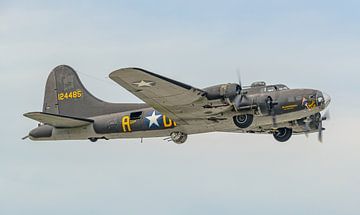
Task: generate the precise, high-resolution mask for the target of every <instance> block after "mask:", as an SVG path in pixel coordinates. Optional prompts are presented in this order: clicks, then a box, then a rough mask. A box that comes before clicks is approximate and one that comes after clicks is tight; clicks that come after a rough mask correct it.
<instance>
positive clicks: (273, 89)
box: [266, 86, 276, 92]
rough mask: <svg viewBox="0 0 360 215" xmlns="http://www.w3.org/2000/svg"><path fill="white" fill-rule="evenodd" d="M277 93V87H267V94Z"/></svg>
mask: <svg viewBox="0 0 360 215" xmlns="http://www.w3.org/2000/svg"><path fill="white" fill-rule="evenodd" d="M275 91H276V88H275V86H268V87H266V92H275Z"/></svg>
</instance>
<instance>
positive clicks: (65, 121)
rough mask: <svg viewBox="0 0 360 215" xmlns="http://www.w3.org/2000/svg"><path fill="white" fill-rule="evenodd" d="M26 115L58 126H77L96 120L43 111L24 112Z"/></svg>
mask: <svg viewBox="0 0 360 215" xmlns="http://www.w3.org/2000/svg"><path fill="white" fill-rule="evenodd" d="M24 116H26V117H28V118H30V119H33V120H35V121H38V122H40V123H44V124H48V125H52V126H54V127H57V128H75V127H80V126H85V125H89V124H91V123H93V122H94V121H93V120H90V119H80V118H75V117H70V116H62V115H56V114H49V113H43V112H30V113H26V114H24Z"/></svg>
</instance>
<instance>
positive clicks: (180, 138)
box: [170, 131, 187, 144]
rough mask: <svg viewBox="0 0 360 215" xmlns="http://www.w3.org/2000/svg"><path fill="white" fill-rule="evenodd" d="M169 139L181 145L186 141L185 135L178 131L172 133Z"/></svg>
mask: <svg viewBox="0 0 360 215" xmlns="http://www.w3.org/2000/svg"><path fill="white" fill-rule="evenodd" d="M170 138H171V140H172V141H173V142H174V143H176V144H182V143H185V141H186V140H187V134H185V133H183V132H180V131H178V132H173V133H171V134H170Z"/></svg>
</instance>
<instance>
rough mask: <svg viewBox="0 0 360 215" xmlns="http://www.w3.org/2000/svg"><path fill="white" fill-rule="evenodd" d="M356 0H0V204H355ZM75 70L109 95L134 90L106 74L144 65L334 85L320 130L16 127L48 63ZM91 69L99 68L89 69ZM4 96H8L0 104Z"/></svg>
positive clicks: (124, 97)
mask: <svg viewBox="0 0 360 215" xmlns="http://www.w3.org/2000/svg"><path fill="white" fill-rule="evenodd" d="M359 6H360V3H359V2H358V1H341V2H339V1H298V2H296V1H221V2H220V1H196V2H193V1H108V2H106V3H104V2H101V1H98V2H97V1H61V2H59V1H52V2H49V1H32V2H31V3H29V2H28V1H0V71H1V75H2V78H1V79H0V86H1V91H2V94H1V95H2V104H3V105H2V107H1V118H2V119H3V123H2V126H1V130H2V132H1V134H2V141H1V143H0V214H6V215H7V214H11V215H13V214H24V213H27V214H37V215H38V214H65V213H66V214H87V215H88V214H99V213H107V214H144V213H150V214H240V213H243V214H276V215H281V214H316V215H319V214H326V215H328V214H332V215H337V214H339V215H353V214H354V215H355V214H359V213H360V208H359V207H358V200H359V199H360V194H359V193H360V188H359V186H358V185H359V183H360V173H359V164H360V156H359V152H360V145H359V143H360V138H359V136H358V135H357V132H358V127H359V126H358V121H359V119H360V118H359V113H358V107H359V105H360V102H359V100H358V99H357V97H358V95H359V93H360V87H359V84H358V80H359V79H360V75H359V74H360V73H359V71H360V64H359V59H360V52H359V50H360V39H359V38H360V25H359V22H360V11H359V10H360V9H359V8H360V7H359ZM58 64H69V65H71V66H72V67H74V68H75V69H76V70H77V71H79V75H80V77H81V79H82V81H83V82H84V84H85V85H86V87H87V88H88V89H89V90H90V91H91V92H92V93H94V94H95V95H96V96H98V97H100V98H102V99H105V100H108V101H112V102H140V101H139V100H138V99H137V98H136V97H134V96H132V95H130V94H129V93H128V92H127V91H125V90H124V89H122V88H121V87H119V86H118V85H116V84H115V83H113V82H112V81H111V80H110V79H108V78H107V76H108V74H109V73H110V72H111V71H114V70H116V69H119V68H122V67H126V66H136V67H143V68H145V69H148V70H150V71H153V72H157V73H160V74H162V75H165V76H168V77H171V78H174V79H178V80H180V81H182V82H185V83H188V84H191V85H194V86H197V87H206V86H209V85H213V84H217V83H228V82H236V80H237V76H236V71H237V70H239V71H240V72H241V75H242V79H243V82H244V83H245V84H250V83H251V82H252V81H257V80H265V81H267V82H269V83H285V84H287V85H289V86H290V87H292V88H295V87H308V88H316V89H320V90H323V91H325V92H327V93H329V94H330V95H331V97H332V103H331V106H330V110H331V114H332V119H331V121H327V122H326V123H325V127H326V128H327V130H326V132H325V144H318V143H317V141H316V135H310V137H309V138H308V139H306V138H305V137H304V136H296V137H294V138H292V139H291V140H290V142H289V143H288V144H278V143H275V141H274V140H273V138H272V137H271V136H267V135H243V134H223V133H214V134H202V135H194V136H190V138H189V140H188V142H187V143H186V144H185V145H182V146H178V145H175V144H168V143H166V142H164V141H163V140H162V139H161V138H154V139H147V140H145V143H144V144H140V140H111V141H109V142H106V143H105V142H101V143H99V144H91V143H89V142H87V141H71V142H42V143H33V142H29V141H21V140H20V138H21V137H23V136H25V135H26V133H27V132H28V131H29V130H30V129H31V128H33V127H35V126H36V122H33V121H31V120H28V119H26V118H24V117H22V114H23V113H25V112H29V111H37V110H41V107H42V100H43V94H44V92H43V90H44V85H45V81H46V78H47V75H48V73H49V72H50V71H51V69H52V68H54V67H55V66H56V65H58ZM92 77H95V78H92ZM4 104H6V105H4Z"/></svg>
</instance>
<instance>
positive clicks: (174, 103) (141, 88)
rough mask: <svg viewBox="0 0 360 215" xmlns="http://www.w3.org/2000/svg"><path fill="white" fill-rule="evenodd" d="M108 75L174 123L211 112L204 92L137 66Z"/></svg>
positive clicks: (205, 116) (184, 121) (202, 116)
mask: <svg viewBox="0 0 360 215" xmlns="http://www.w3.org/2000/svg"><path fill="white" fill-rule="evenodd" d="M109 77H110V78H111V79H112V80H114V81H115V82H117V83H118V84H120V85H121V86H122V87H124V88H125V89H127V90H128V91H130V92H131V93H132V94H134V95H135V96H137V97H138V98H140V99H141V100H143V101H144V102H146V103H147V104H149V105H150V106H152V107H153V108H154V109H156V110H158V111H159V112H161V113H162V114H165V115H167V116H168V117H170V118H172V119H173V120H175V121H176V122H177V123H180V124H181V123H183V124H189V120H192V119H207V118H208V117H209V115H211V114H214V113H213V112H212V111H209V110H207V109H206V108H205V107H204V106H206V105H207V104H209V102H208V99H207V98H206V92H204V91H203V90H201V89H198V88H195V87H192V86H190V85H187V84H184V83H181V82H178V81H175V80H172V79H169V78H166V77H163V76H160V75H158V74H155V73H152V72H149V71H146V70H143V69H139V68H125V69H119V70H116V71H114V72H112V73H111V74H110V75H109ZM222 111H223V110H222Z"/></svg>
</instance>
